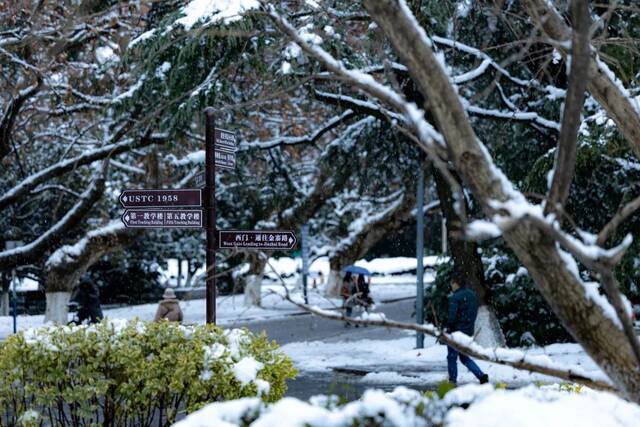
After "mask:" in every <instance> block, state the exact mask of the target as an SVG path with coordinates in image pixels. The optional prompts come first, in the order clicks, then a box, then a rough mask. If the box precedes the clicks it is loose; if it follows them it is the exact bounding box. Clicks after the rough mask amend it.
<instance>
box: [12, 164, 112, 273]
mask: <svg viewBox="0 0 640 427" xmlns="http://www.w3.org/2000/svg"><path fill="white" fill-rule="evenodd" d="M107 165H108V163H106V162H105V165H104V166H103V168H102V170H101V171H100V172H99V174H100V175H99V176H98V177H95V179H94V181H93V182H92V183H91V185H89V187H88V188H87V190H85V192H83V193H82V195H81V196H80V198H79V200H78V202H77V203H76V204H75V205H74V206H73V207H72V208H71V209H70V210H69V211H68V212H67V213H66V214H65V215H64V216H63V217H62V218H61V219H60V220H59V221H58V222H57V223H55V224H54V225H53V226H52V227H51V228H49V229H48V230H47V231H45V232H44V233H43V234H41V235H40V237H38V238H37V239H36V240H34V241H32V242H31V243H29V244H27V245H24V246H20V247H18V248H15V249H11V250H6V251H3V252H0V269H4V270H6V269H10V268H13V267H15V266H16V265H19V264H27V263H29V262H33V261H34V260H36V259H37V258H38V257H39V256H40V255H42V254H43V253H44V252H45V251H46V250H47V249H49V248H50V247H51V245H53V244H55V243H56V242H58V241H59V240H60V239H61V238H62V236H63V235H64V234H65V233H66V232H67V231H68V230H69V229H71V228H73V227H75V226H76V225H77V224H78V223H79V222H80V221H81V220H82V218H84V216H85V215H86V214H87V213H88V212H89V210H90V209H91V208H92V207H93V205H94V204H95V203H96V202H97V201H98V200H99V199H100V197H102V194H103V192H104V184H105V179H106V171H107Z"/></svg>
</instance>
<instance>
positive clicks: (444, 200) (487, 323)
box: [433, 168, 506, 347]
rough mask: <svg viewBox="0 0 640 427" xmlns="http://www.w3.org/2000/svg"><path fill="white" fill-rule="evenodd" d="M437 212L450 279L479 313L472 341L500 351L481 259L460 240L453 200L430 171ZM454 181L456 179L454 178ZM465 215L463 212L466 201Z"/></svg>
mask: <svg viewBox="0 0 640 427" xmlns="http://www.w3.org/2000/svg"><path fill="white" fill-rule="evenodd" d="M433 178H434V181H435V183H436V190H437V192H438V198H439V199H440V210H441V211H442V215H443V217H444V218H445V220H446V224H447V226H446V230H447V241H448V243H449V250H450V253H451V258H452V260H453V271H454V275H456V276H457V277H460V278H462V280H464V282H465V283H466V285H467V286H470V287H471V288H472V289H473V290H474V291H475V293H476V295H478V302H479V305H480V307H479V310H478V318H477V320H476V333H477V334H476V340H477V341H478V343H479V344H481V345H484V346H486V347H504V346H505V345H506V342H505V338H504V334H503V333H502V329H501V328H500V324H499V323H498V318H497V317H496V315H495V313H494V311H493V309H492V308H491V307H490V306H489V289H487V285H486V283H485V280H484V268H483V267H482V259H481V257H480V254H479V253H478V245H477V244H476V243H475V242H469V241H466V240H463V239H462V236H463V231H464V230H462V221H461V220H460V217H459V215H458V214H457V212H456V210H455V209H454V200H453V195H452V193H451V188H450V187H449V184H448V183H447V180H446V179H445V178H444V177H443V176H442V174H440V172H438V171H437V170H436V169H435V168H433ZM456 178H457V177H456ZM464 203H465V212H466V211H467V206H466V205H467V201H466V199H465V200H464Z"/></svg>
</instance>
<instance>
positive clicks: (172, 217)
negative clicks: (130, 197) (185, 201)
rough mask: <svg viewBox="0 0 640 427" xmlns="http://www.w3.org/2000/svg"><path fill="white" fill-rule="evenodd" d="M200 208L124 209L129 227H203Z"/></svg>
mask: <svg viewBox="0 0 640 427" xmlns="http://www.w3.org/2000/svg"><path fill="white" fill-rule="evenodd" d="M202 217H203V214H202V211H201V210H200V209H139V210H129V209H127V210H126V211H124V214H123V215H122V222H123V223H124V226H125V227H127V228H202Z"/></svg>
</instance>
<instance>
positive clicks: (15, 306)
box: [11, 270, 18, 334]
mask: <svg viewBox="0 0 640 427" xmlns="http://www.w3.org/2000/svg"><path fill="white" fill-rule="evenodd" d="M11 284H12V285H13V292H12V295H13V333H14V334H15V333H16V332H17V318H18V295H17V293H16V285H17V283H16V270H11Z"/></svg>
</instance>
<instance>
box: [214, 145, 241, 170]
mask: <svg viewBox="0 0 640 427" xmlns="http://www.w3.org/2000/svg"><path fill="white" fill-rule="evenodd" d="M215 156H216V167H217V168H222V169H235V168H236V155H235V154H234V153H227V152H226V151H218V150H217V149H216V153H215Z"/></svg>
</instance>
